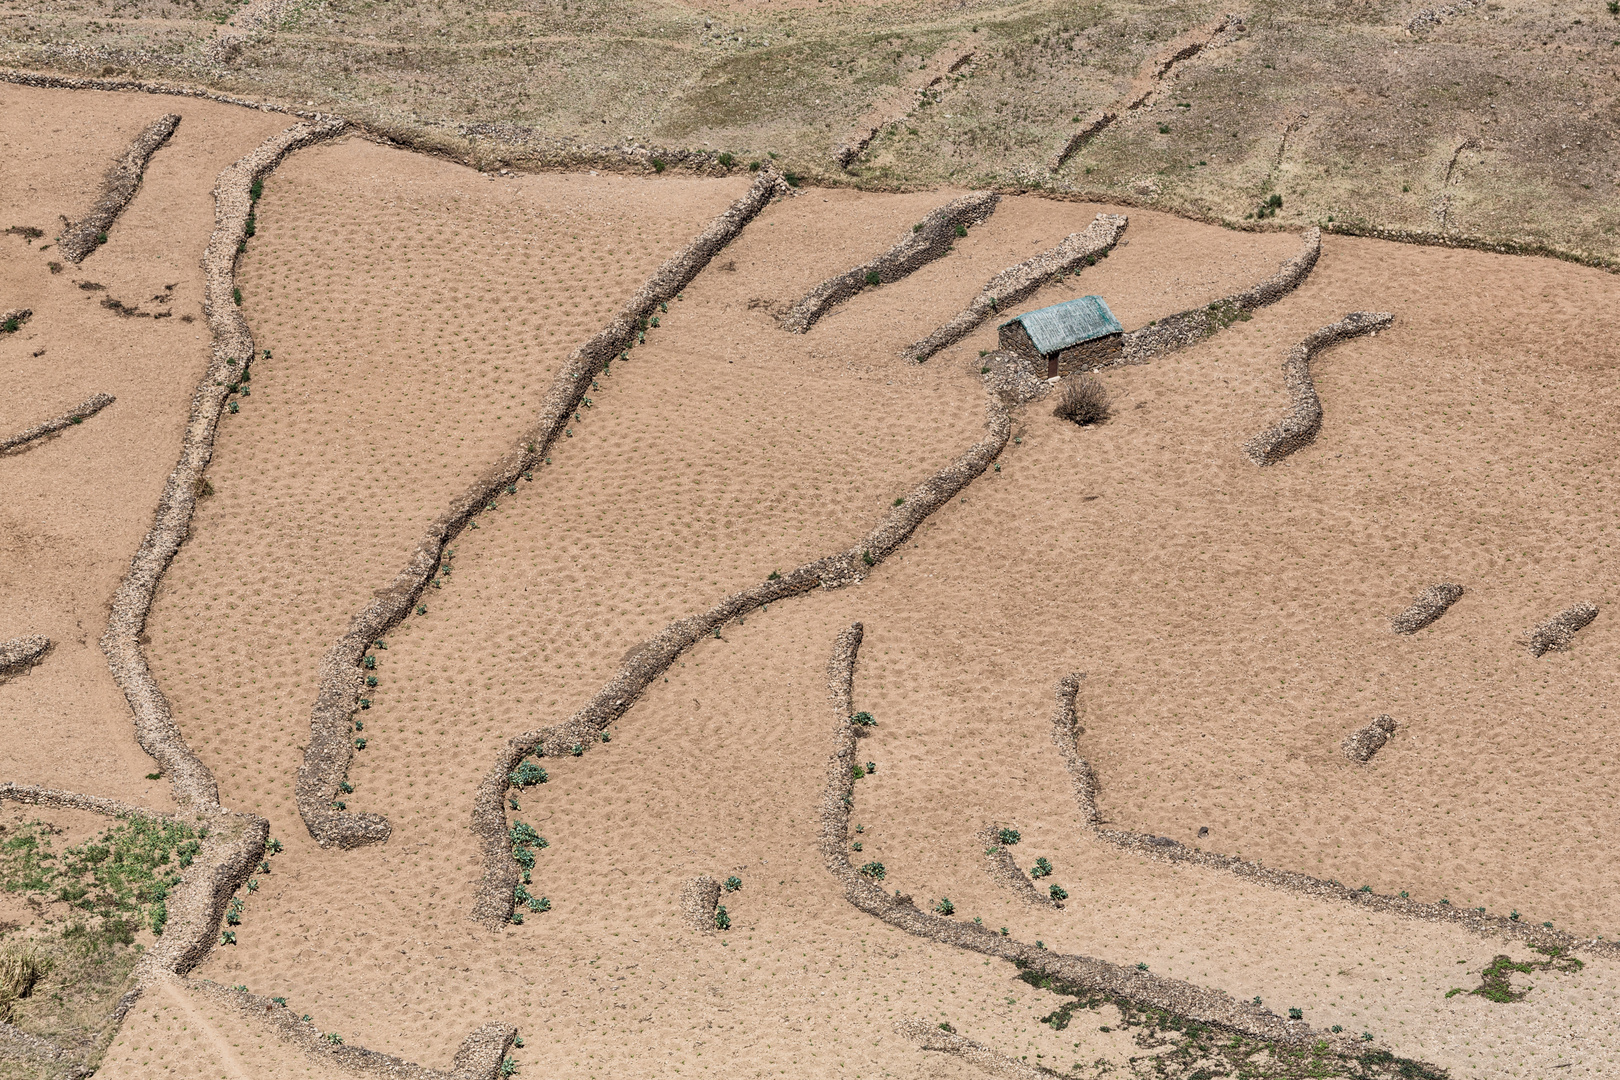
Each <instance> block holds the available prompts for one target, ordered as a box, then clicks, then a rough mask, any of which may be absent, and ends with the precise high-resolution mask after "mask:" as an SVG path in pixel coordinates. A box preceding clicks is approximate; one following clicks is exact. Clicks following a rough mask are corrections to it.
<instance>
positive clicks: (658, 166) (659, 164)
mask: <svg viewBox="0 0 1620 1080" xmlns="http://www.w3.org/2000/svg"><path fill="white" fill-rule="evenodd" d="M652 167H653V172H655V173H661V172H663V171H664V163H663V161H662V160H661V159H659V158H653V159H652Z"/></svg>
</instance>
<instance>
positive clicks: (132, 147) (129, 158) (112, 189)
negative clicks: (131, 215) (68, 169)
mask: <svg viewBox="0 0 1620 1080" xmlns="http://www.w3.org/2000/svg"><path fill="white" fill-rule="evenodd" d="M179 124H180V116H179V114H178V113H169V114H168V115H166V116H160V117H158V118H157V119H156V120H154V121H152V122H151V123H150V124H148V125H146V129H145V130H144V131H142V132H141V133H140V134H139V135H137V136H135V141H134V142H132V143H130V144H129V148H128V149H127V150H125V151H124V152H123V154H122V155H120V156H119V158H118V160H117V161H114V162H113V163H112V165H111V166H110V167H109V168H108V169H107V179H106V182H105V183H104V184H103V185H102V191H101V197H100V198H99V199H97V200H96V203H95V205H94V206H92V207H91V208H90V210H89V212H88V213H86V214H85V215H84V217H82V218H80V219H79V220H77V221H75V222H74V223H73V224H71V225H69V226H68V227H67V229H65V230H64V231H63V233H62V237H61V239H60V240H58V241H57V243H56V246H57V249H58V250H60V251H61V252H62V257H63V258H64V259H66V260H67V261H68V262H72V263H77V262H83V261H84V258H85V256H86V255H89V254H90V253H91V252H92V251H94V250H96V248H98V247H100V246H101V245H102V243H104V242H105V240H104V238H105V237H106V235H107V230H108V229H110V228H112V224H113V222H115V221H117V220H118V215H119V214H122V213H123V212H124V207H126V206H128V205H129V201H130V200H131V199H133V198H134V197H135V192H136V191H137V190H138V189H139V188H140V186H141V176H142V174H143V173H145V172H146V163H147V162H149V161H151V160H152V155H153V154H155V153H157V150H158V147H160V146H162V145H163V144H164V143H166V142H168V141H169V136H170V135H173V134H174V129H175V128H176V127H178V126H179Z"/></svg>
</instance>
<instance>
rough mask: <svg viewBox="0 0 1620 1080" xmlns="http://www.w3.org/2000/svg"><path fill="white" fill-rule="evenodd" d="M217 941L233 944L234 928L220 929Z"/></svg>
mask: <svg viewBox="0 0 1620 1080" xmlns="http://www.w3.org/2000/svg"><path fill="white" fill-rule="evenodd" d="M219 943H220V944H221V945H235V944H236V931H235V930H222V931H220V935H219Z"/></svg>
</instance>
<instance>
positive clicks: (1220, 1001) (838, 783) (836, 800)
mask: <svg viewBox="0 0 1620 1080" xmlns="http://www.w3.org/2000/svg"><path fill="white" fill-rule="evenodd" d="M863 632H864V631H863V628H862V626H861V624H860V623H855V624H854V625H852V626H851V627H850V628H849V629H847V630H845V631H844V632H842V633H841V634H839V635H838V639H837V641H836V642H835V644H834V645H833V652H832V657H831V659H830V660H829V662H828V665H827V688H828V695H829V697H830V699H831V701H832V711H833V714H834V725H835V728H834V733H833V752H832V754H831V755H829V757H828V759H827V788H826V792H825V794H824V795H823V797H822V804H821V852H822V856H823V858H824V859H825V860H826V864H827V869H828V871H830V872H831V873H832V875H833V877H834V878H836V879H837V880H838V882H839V884H840V885H842V886H843V889H844V897H845V899H847V900H848V901H849V902H850V903H851V904H853V905H854V906H855V907H857V908H859V909H860V910H862V911H864V912H866V913H867V914H869V915H873V916H876V917H877V918H879V919H882V920H883V921H884V922H886V923H888V924H889V925H891V926H894V927H897V928H899V929H901V930H904V931H906V932H907V933H909V934H914V935H916V936H917V937H921V938H927V939H928V940H930V941H937V942H939V943H940V944H943V945H950V946H953V947H955V948H959V949H968V950H971V951H973V952H977V953H982V954H983V955H985V956H992V957H996V958H998V959H1001V960H1006V961H1009V962H1011V963H1015V964H1017V965H1018V966H1019V967H1020V968H1023V969H1025V970H1029V971H1033V972H1036V973H1037V974H1040V975H1043V976H1046V977H1047V978H1050V979H1052V980H1053V981H1055V982H1062V983H1068V984H1070V985H1073V986H1082V987H1086V988H1088V989H1093V990H1099V991H1103V992H1105V993H1109V994H1114V995H1117V996H1118V997H1120V998H1123V999H1125V1000H1128V1001H1132V1002H1136V1003H1138V1004H1141V1005H1143V1006H1147V1007H1151V1008H1157V1009H1163V1010H1165V1011H1167V1012H1170V1013H1173V1014H1175V1015H1177V1016H1184V1017H1187V1018H1189V1019H1193V1020H1199V1021H1202V1022H1204V1023H1208V1024H1214V1025H1218V1026H1220V1027H1222V1028H1226V1029H1228V1030H1231V1031H1235V1032H1241V1033H1243V1034H1245V1035H1250V1036H1253V1037H1255V1038H1260V1039H1271V1040H1274V1041H1276V1042H1279V1043H1283V1044H1284V1045H1287V1046H1305V1045H1309V1044H1311V1043H1313V1042H1316V1041H1318V1040H1320V1041H1323V1042H1325V1043H1327V1044H1328V1045H1329V1046H1331V1047H1333V1048H1334V1049H1337V1050H1339V1051H1341V1052H1346V1051H1351V1050H1353V1049H1355V1048H1356V1047H1358V1046H1359V1045H1360V1044H1359V1043H1356V1042H1353V1041H1352V1040H1351V1039H1350V1038H1349V1037H1348V1036H1344V1035H1332V1034H1329V1033H1327V1032H1324V1031H1316V1030H1313V1029H1312V1028H1311V1027H1310V1026H1309V1025H1308V1024H1306V1023H1305V1022H1304V1021H1303V1020H1285V1019H1283V1018H1282V1017H1280V1016H1278V1015H1277V1014H1275V1013H1273V1012H1271V1011H1270V1010H1268V1009H1265V1008H1262V1007H1261V1006H1259V1005H1254V1004H1251V1003H1249V1002H1243V1001H1238V1000H1237V999H1235V998H1233V997H1232V996H1231V995H1230V994H1227V993H1225V992H1224V991H1220V990H1211V989H1207V988H1205V987H1201V986H1194V985H1193V984H1191V983H1186V982H1182V981H1181V980H1179V979H1168V978H1165V977H1163V976H1160V975H1153V974H1151V973H1149V972H1146V971H1141V970H1139V969H1135V968H1127V967H1123V966H1121V965H1119V964H1113V963H1109V962H1108V961H1106V960H1097V959H1093V958H1092V957H1089V956H1077V955H1066V954H1063V953H1056V952H1052V951H1050V950H1047V949H1042V948H1039V947H1037V946H1033V945H1026V944H1024V943H1023V942H1020V941H1018V940H1016V939H1014V938H1011V937H1005V936H1003V935H1001V934H999V933H997V932H996V931H994V930H992V929H990V928H989V927H987V926H981V925H979V924H977V923H972V922H967V921H961V922H958V921H956V920H955V919H951V918H947V917H945V916H942V915H932V914H928V913H925V912H922V911H919V910H918V909H917V907H916V905H914V904H913V903H912V901H911V898H910V897H909V896H891V895H890V894H889V893H887V892H886V891H884V889H883V888H881V887H880V886H878V885H877V884H875V883H873V882H871V881H868V880H867V879H866V878H864V877H862V876H861V875H860V873H859V872H858V871H857V870H856V869H855V868H854V866H853V865H851V863H850V860H849V835H850V833H849V817H850V808H851V806H852V805H853V797H854V784H855V781H854V773H853V771H852V770H853V767H854V764H855V746H856V739H857V735H856V725H855V724H853V723H851V722H850V719H849V718H850V715H851V713H852V710H853V709H854V704H853V693H854V677H855V661H856V655H857V653H858V652H859V650H860V644H861V638H862V635H863ZM1075 685H1076V686H1078V679H1076V680H1075ZM1072 703H1073V699H1072V698H1071V699H1070V707H1071V710H1072Z"/></svg>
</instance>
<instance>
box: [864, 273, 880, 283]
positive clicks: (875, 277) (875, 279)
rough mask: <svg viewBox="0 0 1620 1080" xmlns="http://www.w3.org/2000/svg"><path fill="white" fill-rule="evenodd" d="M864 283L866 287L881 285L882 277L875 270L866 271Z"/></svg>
mask: <svg viewBox="0 0 1620 1080" xmlns="http://www.w3.org/2000/svg"><path fill="white" fill-rule="evenodd" d="M866 283H867V284H868V285H881V284H882V283H883V276H882V275H881V274H879V273H878V272H877V271H876V270H868V271H867V272H866Z"/></svg>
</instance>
